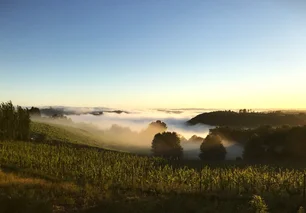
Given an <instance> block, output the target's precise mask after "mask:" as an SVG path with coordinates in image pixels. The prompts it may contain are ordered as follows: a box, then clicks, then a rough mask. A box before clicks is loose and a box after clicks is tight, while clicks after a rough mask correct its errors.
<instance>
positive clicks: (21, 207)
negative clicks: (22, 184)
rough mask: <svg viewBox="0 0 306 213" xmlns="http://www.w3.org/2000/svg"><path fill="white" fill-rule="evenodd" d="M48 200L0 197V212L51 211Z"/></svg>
mask: <svg viewBox="0 0 306 213" xmlns="http://www.w3.org/2000/svg"><path fill="white" fill-rule="evenodd" d="M52 212H53V211H52V205H51V204H50V203H49V202H44V201H35V200H31V199H27V198H8V197H0V213H52Z"/></svg>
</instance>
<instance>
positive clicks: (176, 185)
mask: <svg viewBox="0 0 306 213" xmlns="http://www.w3.org/2000/svg"><path fill="white" fill-rule="evenodd" d="M70 128H72V129H70ZM31 129H32V131H34V132H37V133H41V134H46V138H47V140H46V141H45V142H44V143H39V142H22V141H0V165H1V169H2V171H1V172H0V188H1V190H0V191H1V193H0V200H1V202H2V203H3V204H2V206H6V207H5V208H15V207H16V206H23V207H22V208H21V207H20V208H21V209H20V211H21V212H52V211H53V212H80V211H83V212H157V211H159V212H256V211H257V210H258V209H261V208H263V206H264V202H266V204H267V205H268V212H297V210H298V208H299V207H300V206H301V205H303V204H304V200H305V176H304V174H305V173H306V171H305V170H303V169H299V170H297V169H286V168H274V167H270V166H261V165H257V166H256V165H253V166H246V167H243V168H239V167H235V166H229V165H224V166H220V167H209V166H206V165H202V168H201V169H193V168H187V167H176V166H174V165H171V164H170V165H169V164H167V163H166V162H165V161H164V160H162V159H158V158H150V157H144V156H136V155H132V154H128V153H120V152H115V151H110V150H105V149H100V148H97V147H95V143H96V142H98V141H91V140H93V139H92V138H91V137H92V136H90V133H86V132H84V131H82V130H79V129H74V128H73V127H67V128H62V127H60V126H58V125H55V126H54V125H53V124H52V125H51V124H42V123H32V126H31ZM87 134H88V135H87ZM87 136H88V137H87ZM52 140H56V141H57V143H49V142H48V141H52ZM90 141H91V142H90ZM80 144H81V145H82V144H89V145H92V147H91V146H81V145H80ZM253 195H259V196H260V198H263V199H264V201H261V200H260V199H259V200H258V197H255V198H252V197H253ZM252 199H253V202H250V201H252ZM254 199H255V201H256V202H255V201H254ZM256 199H257V200H256ZM14 203H15V204H16V203H20V204H18V205H14ZM16 208H17V207H16ZM41 209H43V210H41ZM20 211H18V209H17V210H16V211H15V212H20ZM0 212H1V210H0ZM4 212H5V211H4ZM8 212H14V211H8ZM257 212H259V211H257ZM261 212H265V211H261Z"/></svg>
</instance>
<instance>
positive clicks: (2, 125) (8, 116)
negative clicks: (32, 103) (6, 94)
mask: <svg viewBox="0 0 306 213" xmlns="http://www.w3.org/2000/svg"><path fill="white" fill-rule="evenodd" d="M29 134H30V115H29V111H28V110H27V109H24V108H22V107H20V106H17V107H16V108H15V107H14V105H13V104H12V102H11V101H9V102H3V103H1V105H0V140H28V139H29Z"/></svg>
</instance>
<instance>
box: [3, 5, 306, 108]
mask: <svg viewBox="0 0 306 213" xmlns="http://www.w3.org/2000/svg"><path fill="white" fill-rule="evenodd" d="M0 4H1V6H0V26H1V28H0V101H7V100H12V101H13V103H14V104H19V105H27V106H28V105H37V106H41V105H65V106H106V107H150V108H154V107H163V108H180V107H193V108H194V107H198V108H243V107H247V108H306V100H305V98H304V97H306V84H305V79H306V13H305V11H306V2H305V1H303V0H292V1H285V0H255V1H254V0H252V1H251V0H232V1H228V0H202V1H200V0H191V1H179V0H175V1H174V0H145V1H143V0H134V1H129V0H122V1H118V0H109V1H106V0H89V1H83V0H65V1H63V0H53V1H45V0H36V1H33V0H28V1H23V0H13V1H8V0H4V1H1V3H0Z"/></svg>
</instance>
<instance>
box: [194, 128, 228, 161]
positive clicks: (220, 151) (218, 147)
mask: <svg viewBox="0 0 306 213" xmlns="http://www.w3.org/2000/svg"><path fill="white" fill-rule="evenodd" d="M200 150H201V153H200V156H199V157H200V158H201V159H202V160H224V159H225V156H226V149H225V147H224V146H223V144H222V140H221V137H220V136H218V135H214V134H209V135H207V137H206V138H205V139H204V141H203V143H202V144H201V147H200Z"/></svg>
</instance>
